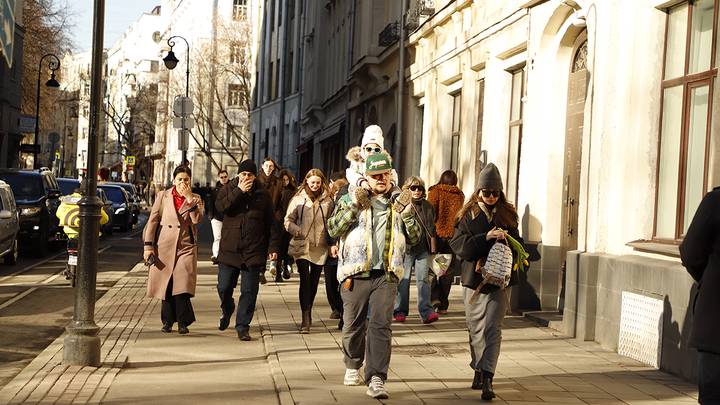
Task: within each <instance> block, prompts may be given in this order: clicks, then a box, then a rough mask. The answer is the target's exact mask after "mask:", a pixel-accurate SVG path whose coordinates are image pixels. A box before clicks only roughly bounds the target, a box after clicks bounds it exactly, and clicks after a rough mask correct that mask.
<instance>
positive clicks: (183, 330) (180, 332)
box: [178, 325, 190, 335]
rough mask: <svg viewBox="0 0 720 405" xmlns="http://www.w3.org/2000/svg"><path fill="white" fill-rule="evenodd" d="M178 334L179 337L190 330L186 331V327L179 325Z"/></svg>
mask: <svg viewBox="0 0 720 405" xmlns="http://www.w3.org/2000/svg"><path fill="white" fill-rule="evenodd" d="M178 333H179V334H181V335H187V334H188V333H190V329H188V328H187V326H185V325H179V326H178Z"/></svg>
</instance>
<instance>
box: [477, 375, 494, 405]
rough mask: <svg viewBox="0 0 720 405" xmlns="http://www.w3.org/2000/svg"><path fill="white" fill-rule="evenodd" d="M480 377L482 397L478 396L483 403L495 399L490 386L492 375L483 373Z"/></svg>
mask: <svg viewBox="0 0 720 405" xmlns="http://www.w3.org/2000/svg"><path fill="white" fill-rule="evenodd" d="M482 376H483V377H482V395H480V398H482V399H484V400H485V401H489V400H491V399H493V398H495V391H493V386H492V380H493V373H491V372H489V371H483V372H482Z"/></svg>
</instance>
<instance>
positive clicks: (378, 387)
mask: <svg viewBox="0 0 720 405" xmlns="http://www.w3.org/2000/svg"><path fill="white" fill-rule="evenodd" d="M365 393H366V394H367V395H369V396H371V397H373V398H375V399H387V397H388V392H387V391H386V390H385V382H384V381H383V380H382V378H380V377H378V376H376V375H374V376H372V378H371V379H370V385H368V389H367V391H366V392H365Z"/></svg>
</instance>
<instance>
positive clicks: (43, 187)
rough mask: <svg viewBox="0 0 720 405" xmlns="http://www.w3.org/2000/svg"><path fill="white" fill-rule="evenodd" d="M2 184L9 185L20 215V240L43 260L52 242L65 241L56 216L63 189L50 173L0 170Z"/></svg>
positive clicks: (40, 170)
mask: <svg viewBox="0 0 720 405" xmlns="http://www.w3.org/2000/svg"><path fill="white" fill-rule="evenodd" d="M0 180H3V181H5V182H6V183H8V184H9V185H10V188H11V189H12V191H13V194H14V196H15V203H16V204H17V208H18V211H19V212H20V232H19V239H20V243H21V244H22V245H26V244H28V243H30V244H32V247H33V251H34V252H36V253H37V254H39V255H41V256H44V255H45V254H46V253H47V251H48V248H49V246H50V242H51V241H54V240H58V239H63V238H64V233H63V232H62V228H60V226H59V222H60V221H59V220H58V218H57V217H56V216H55V213H56V212H57V209H58V207H59V206H60V196H61V192H60V186H59V185H58V182H57V180H56V179H55V175H54V174H53V173H52V172H51V171H50V170H47V169H39V170H21V169H0Z"/></svg>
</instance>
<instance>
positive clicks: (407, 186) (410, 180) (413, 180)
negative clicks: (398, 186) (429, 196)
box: [402, 176, 427, 197]
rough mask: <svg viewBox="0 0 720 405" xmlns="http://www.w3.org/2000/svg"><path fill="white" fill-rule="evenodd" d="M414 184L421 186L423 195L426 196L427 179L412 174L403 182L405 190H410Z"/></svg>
mask: <svg viewBox="0 0 720 405" xmlns="http://www.w3.org/2000/svg"><path fill="white" fill-rule="evenodd" d="M412 186H420V187H422V188H423V197H425V195H426V192H427V190H426V189H425V181H424V180H423V179H421V178H420V177H418V176H410V177H408V178H407V179H406V180H405V184H403V186H402V189H403V190H410V187H412Z"/></svg>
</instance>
